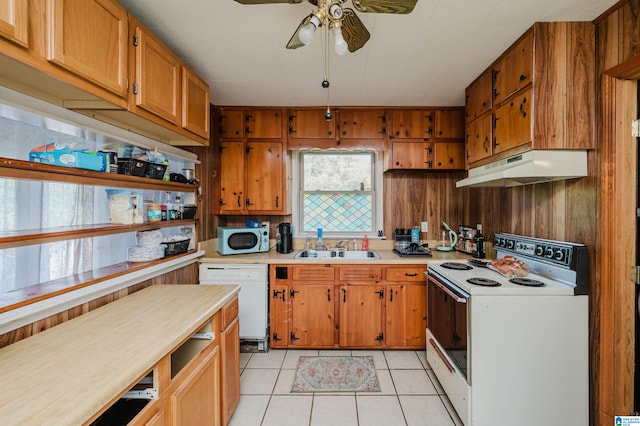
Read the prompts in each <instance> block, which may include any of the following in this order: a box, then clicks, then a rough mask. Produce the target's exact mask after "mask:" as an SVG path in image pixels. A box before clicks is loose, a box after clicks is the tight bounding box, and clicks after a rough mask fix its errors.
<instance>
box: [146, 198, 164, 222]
mask: <svg viewBox="0 0 640 426" xmlns="http://www.w3.org/2000/svg"><path fill="white" fill-rule="evenodd" d="M147 220H148V221H149V222H160V221H161V220H162V210H161V208H160V204H156V203H151V204H149V205H148V207H147Z"/></svg>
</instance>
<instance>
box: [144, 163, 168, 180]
mask: <svg viewBox="0 0 640 426" xmlns="http://www.w3.org/2000/svg"><path fill="white" fill-rule="evenodd" d="M166 170H167V165H166V164H155V163H147V166H146V168H145V170H144V177H147V178H150V179H159V180H162V179H163V178H164V172H165V171H166ZM167 180H169V179H168V178H167Z"/></svg>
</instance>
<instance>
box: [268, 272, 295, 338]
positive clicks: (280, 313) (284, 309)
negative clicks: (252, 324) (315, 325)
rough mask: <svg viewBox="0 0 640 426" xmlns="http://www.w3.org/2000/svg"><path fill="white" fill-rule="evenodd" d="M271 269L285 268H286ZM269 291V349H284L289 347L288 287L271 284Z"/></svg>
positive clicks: (289, 309)
mask: <svg viewBox="0 0 640 426" xmlns="http://www.w3.org/2000/svg"><path fill="white" fill-rule="evenodd" d="M272 267H274V268H287V267H286V266H272ZM272 277H273V275H272ZM269 291H270V294H269V296H270V297H269V312H270V314H269V316H270V320H271V321H270V324H269V327H270V329H271V347H272V348H286V347H287V346H288V345H289V313H290V311H291V302H290V300H289V286H288V285H286V284H281V283H275V284H274V283H272V284H271V285H270V290H269Z"/></svg>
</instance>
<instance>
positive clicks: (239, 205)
mask: <svg viewBox="0 0 640 426" xmlns="http://www.w3.org/2000/svg"><path fill="white" fill-rule="evenodd" d="M238 207H242V204H241V203H240V196H239V195H238Z"/></svg>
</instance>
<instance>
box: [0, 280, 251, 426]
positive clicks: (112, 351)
mask: <svg viewBox="0 0 640 426" xmlns="http://www.w3.org/2000/svg"><path fill="white" fill-rule="evenodd" d="M238 292H239V287H238V286H235V285H223V286H200V285H156V286H151V287H148V288H145V289H144V290H141V291H138V292H136V293H134V294H132V295H130V296H126V297H123V298H122V299H119V300H116V301H115V302H112V303H109V304H108V305H105V306H102V307H100V308H98V309H96V310H94V311H91V312H89V313H87V314H85V315H82V316H80V317H78V318H74V319H72V320H70V321H67V322H64V323H62V324H60V325H57V326H55V327H53V328H50V329H48V330H45V331H43V332H41V333H38V334H36V335H34V336H31V337H28V338H26V339H24V340H21V341H19V342H17V343H14V344H12V345H9V346H7V347H5V348H3V349H1V350H0V381H1V382H2V388H1V389H0V419H2V420H1V423H2V424H3V425H26V424H32V425H36V424H38V425H39V424H56V425H80V424H83V423H84V422H86V421H87V420H88V419H90V418H91V416H93V415H94V414H95V413H97V412H99V411H100V410H101V409H102V408H103V407H106V406H107V405H110V403H111V402H112V401H113V400H114V399H117V398H118V397H119V396H120V395H121V394H122V393H124V392H125V391H127V390H129V389H130V388H131V386H132V385H133V384H135V383H137V381H138V380H139V379H140V378H141V377H144V375H145V374H146V373H147V372H148V371H150V370H151V369H152V368H153V366H154V365H155V364H157V363H158V362H159V361H160V360H161V359H162V358H163V357H164V356H166V355H167V354H168V353H169V352H170V351H172V350H173V349H174V348H176V347H177V346H179V345H180V344H181V343H182V342H183V341H185V340H186V339H187V338H188V337H189V336H191V334H192V333H193V332H194V331H197V330H198V329H199V328H200V327H201V326H202V325H203V324H204V323H206V321H208V320H209V318H211V317H212V316H213V315H214V314H215V313H216V312H217V311H218V310H220V308H222V306H224V305H225V304H226V303H228V302H229V301H230V300H232V299H233V297H234V296H235V295H236V294H238Z"/></svg>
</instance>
